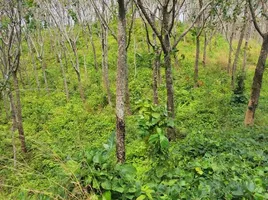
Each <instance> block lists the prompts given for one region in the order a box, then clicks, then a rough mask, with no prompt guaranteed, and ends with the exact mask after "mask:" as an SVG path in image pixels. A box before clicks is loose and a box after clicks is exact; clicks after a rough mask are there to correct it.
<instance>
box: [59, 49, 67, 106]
mask: <svg viewBox="0 0 268 200" xmlns="http://www.w3.org/2000/svg"><path fill="white" fill-rule="evenodd" d="M58 59H59V62H60V69H61V73H62V77H63V84H64V90H65V95H66V100H67V102H68V101H69V99H70V95H69V89H68V83H67V78H66V72H65V69H64V66H63V63H62V59H61V54H60V53H58Z"/></svg>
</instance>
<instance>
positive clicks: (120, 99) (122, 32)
mask: <svg viewBox="0 0 268 200" xmlns="http://www.w3.org/2000/svg"><path fill="white" fill-rule="evenodd" d="M118 5H119V8H118V9H119V10H118V11H119V13H118V63H117V78H116V157H117V162H119V163H124V162H125V154H126V153H125V95H126V94H125V93H126V88H125V86H126V83H125V81H126V80H127V79H126V71H127V69H126V68H127V52H126V8H125V2H124V0H118Z"/></svg>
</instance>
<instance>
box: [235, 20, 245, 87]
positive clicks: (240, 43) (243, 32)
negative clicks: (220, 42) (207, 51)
mask: <svg viewBox="0 0 268 200" xmlns="http://www.w3.org/2000/svg"><path fill="white" fill-rule="evenodd" d="M245 30H246V22H244V25H243V28H242V30H241V34H240V38H239V41H238V45H237V49H236V53H235V58H234V63H233V67H232V88H233V89H234V87H235V75H236V68H237V64H238V59H239V54H240V51H241V46H242V43H243V39H244V36H245Z"/></svg>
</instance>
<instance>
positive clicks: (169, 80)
mask: <svg viewBox="0 0 268 200" xmlns="http://www.w3.org/2000/svg"><path fill="white" fill-rule="evenodd" d="M168 29H169V14H168V6H164V7H163V31H164V46H165V51H164V62H165V76H166V89H167V110H168V117H169V119H171V120H174V118H175V109H174V89H173V77H172V66H171V57H170V54H171V45H170V38H169V32H168ZM167 135H168V138H169V140H173V139H175V130H174V128H168V130H167Z"/></svg>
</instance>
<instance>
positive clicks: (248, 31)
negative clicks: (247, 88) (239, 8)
mask: <svg viewBox="0 0 268 200" xmlns="http://www.w3.org/2000/svg"><path fill="white" fill-rule="evenodd" d="M250 34H251V25H249V26H248V30H247V33H246V38H245V39H246V41H245V46H244V58H243V68H242V70H243V73H244V74H245V73H246V67H247V51H248V42H249V37H250Z"/></svg>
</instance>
